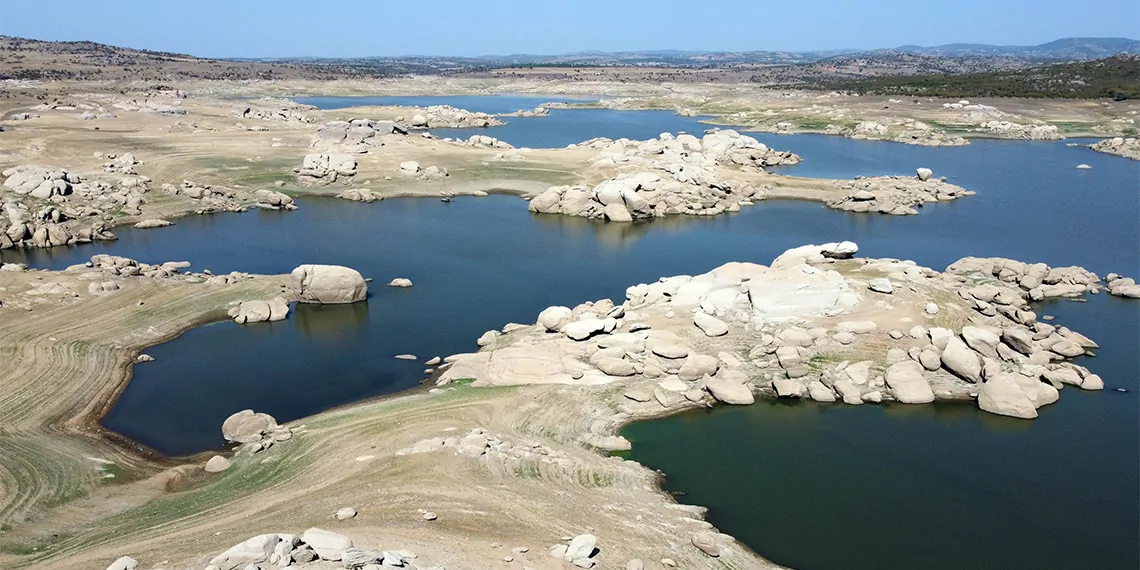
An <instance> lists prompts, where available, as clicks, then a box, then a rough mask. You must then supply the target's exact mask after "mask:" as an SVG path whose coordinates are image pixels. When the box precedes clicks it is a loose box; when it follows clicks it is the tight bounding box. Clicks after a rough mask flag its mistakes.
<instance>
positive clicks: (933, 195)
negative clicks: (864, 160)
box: [827, 168, 974, 216]
mask: <svg viewBox="0 0 1140 570" xmlns="http://www.w3.org/2000/svg"><path fill="white" fill-rule="evenodd" d="M838 186H839V188H840V189H841V190H845V191H847V192H848V194H847V195H846V196H844V197H843V198H839V199H837V200H832V201H830V202H828V204H827V205H828V207H830V208H835V209H837V210H845V211H848V212H876V213H880V214H890V215H895V216H907V215H914V214H917V213H918V210H917V208H921V207H922V206H923V204H930V203H934V202H949V201H952V200H957V199H959V198H962V197H965V196H973V195H974V192H973V191H970V190H966V189H965V188H962V187H961V186H955V185H953V184H948V183H946V182H944V181H942V180H940V179H937V178H931V172H930V170H929V169H927V168H920V169H918V175H917V176H915V177H907V176H880V177H874V178H862V177H860V178H856V179H855V181H853V182H843V183H838Z"/></svg>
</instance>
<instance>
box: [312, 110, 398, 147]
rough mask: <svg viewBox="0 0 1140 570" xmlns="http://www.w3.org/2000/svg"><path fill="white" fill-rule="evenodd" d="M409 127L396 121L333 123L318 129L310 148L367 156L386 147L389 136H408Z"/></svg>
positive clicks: (367, 120) (352, 120) (364, 120)
mask: <svg viewBox="0 0 1140 570" xmlns="http://www.w3.org/2000/svg"><path fill="white" fill-rule="evenodd" d="M406 134H408V129H407V127H405V126H403V125H401V124H399V123H397V122H395V121H374V120H372V119H351V120H348V121H332V122H329V123H325V124H324V125H322V126H321V127H320V128H319V129H317V133H316V135H315V136H314V137H313V140H312V141H310V142H309V148H314V149H321V150H325V151H328V150H331V149H339V150H340V151H342V152H345V153H354V154H365V153H368V152H370V151H371V150H373V149H375V148H378V147H381V146H384V144H385V140H386V138H385V137H386V136H387V135H406Z"/></svg>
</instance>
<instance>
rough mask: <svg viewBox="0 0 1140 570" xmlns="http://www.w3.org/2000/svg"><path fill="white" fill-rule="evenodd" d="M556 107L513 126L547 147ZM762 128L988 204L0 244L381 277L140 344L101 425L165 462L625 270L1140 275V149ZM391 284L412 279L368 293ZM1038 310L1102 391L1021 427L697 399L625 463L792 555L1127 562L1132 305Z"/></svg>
mask: <svg viewBox="0 0 1140 570" xmlns="http://www.w3.org/2000/svg"><path fill="white" fill-rule="evenodd" d="M450 102H451V104H455V105H457V106H462V105H460V103H459V102H458V101H454V100H450ZM420 104H422V103H420ZM512 106H513V105H512ZM531 106H533V105H531ZM467 107H468V108H471V106H470V105H467ZM562 113H563V112H561V111H555V112H552V115H551V116H550V117H544V118H533V119H514V121H517V122H516V123H512V124H513V125H518V126H516V127H515V128H516V129H518V132H519V136H520V137H521V136H528V137H533V138H534V139H535V140H540V139H541V138H542V137H550V136H552V135H551V134H550V132H549V131H550V130H551V129H550V128H549V125H551V124H556V123H552V122H551V120H552V119H556V118H557V117H559V116H561V114H562ZM565 113H567V114H568V115H567V118H566V120H567V121H571V119H570V117H574V120H573V121H571V122H574V123H575V124H577V125H578V127H576V128H577V129H580V131H576V134H575V135H574V136H575V137H578V136H581V137H582V138H590V137H591V136H597V134H599V133H600V132H601V131H602V130H604V129H613V130H614V133H616V134H617V135H618V136H630V137H632V138H648V136H656V133H657V132H661V131H667V130H675V129H673V128H672V127H674V126H675V125H676V123H673V122H672V121H674V120H680V119H682V118H680V117H676V116H675V115H672V114H671V113H656V112H646V113H627V112H618V111H565ZM559 120H560V119H559ZM504 128H506V127H498V128H496V129H489V130H488V133H489V134H491V131H495V130H497V129H504ZM554 130H557V129H554ZM635 132H637V133H640V132H647V133H651V134H649V135H647V136H645V137H643V136H639V135H636V134H634V133H635ZM496 136H497V135H496ZM607 136H614V135H607ZM758 138H761V139H762V140H764V141H765V142H766V143H768V144H770V145H772V146H774V147H776V148H781V149H790V150H793V151H795V152H797V153H800V154H802V155H803V156H804V157H805V161H804V163H803V164H801V165H799V166H795V167H791V168H788V169H785V172H788V173H793V174H800V175H811V176H834V177H842V178H849V177H853V176H855V175H859V174H884V173H900V174H901V173H907V174H909V173H911V172H913V170H914V168H916V167H918V166H927V167H930V168H932V169H934V171H935V173H936V175H945V176H947V177H948V178H949V179H950V180H951V181H952V182H955V183H958V184H961V185H963V186H965V187H967V188H969V189H972V190H976V191H978V193H979V194H978V195H977V196H975V197H972V198H966V199H962V200H959V201H956V202H952V203H939V204H934V205H931V206H927V207H925V208H923V211H922V214H921V215H919V216H912V217H887V216H878V215H863V214H850V213H845V212H838V211H832V210H828V209H825V208H823V207H821V206H820V205H818V204H812V203H803V202H786V201H773V202H765V203H761V204H759V205H758V206H756V207H754V208H748V209H745V211H743V212H741V213H739V214H734V215H726V216H720V217H716V218H670V219H666V220H658V221H654V222H652V223H647V224H625V225H621V224H602V223H591V222H587V221H584V220H580V219H576V218H568V217H563V216H540V215H533V214H530V213H528V212H527V211H526V208H525V204H524V203H523V202H522V201H521V200H519V199H517V198H511V197H506V196H491V197H488V198H483V199H474V198H465V199H459V200H456V201H454V202H452V203H447V204H445V203H441V202H439V201H438V200H415V199H405V200H387V201H384V202H378V203H374V204H356V203H348V202H344V201H339V200H332V199H316V198H312V199H301V200H299V204H300V210H298V211H296V212H260V211H258V212H249V213H246V214H241V215H216V216H198V217H191V218H185V219H182V220H179V223H178V224H177V225H175V226H172V227H170V228H164V229H159V230H134V229H130V228H120V229H118V230H116V233H118V234H119V236H120V238H121V239H120V240H119V241H117V242H113V243H99V244H92V245H88V246H80V247H73V248H56V249H53V250H32V251H28V252H10V251H5V252H2V253H0V255H2V256H3V259H5V260H23V261H27V262H29V263H31V264H32V265H34V266H37V267H53V268H59V267H64V266H67V265H70V264H72V263H77V262H81V261H83V260H85V259H86V258H89V257H90V256H91V255H93V254H95V253H101V252H107V253H113V254H117V255H126V256H129V257H134V258H137V259H140V260H143V261H151V262H157V261H165V260H172V259H173V260H181V259H187V260H191V261H192V262H193V263H194V266H195V268H196V269H198V270H201V269H205V268H209V269H212V270H214V271H216V272H225V271H231V270H240V271H249V272H256V273H284V272H288V271H290V270H291V269H292V268H293V267H295V266H296V265H299V264H301V263H313V262H319V263H335V264H343V265H348V266H352V267H356V268H357V269H359V270H361V271H362V272H363V273H364V274H365V275H366V276H368V277H372V278H374V280H375V281H374V287H373V288H372V293H373V296H372V298H371V299H370V300H369V301H368V303H367V304H361V305H353V306H349V307H297V308H296V310H295V312H294V313H293V314H292V315H291V316H290V318H289V319H288V320H286V321H283V322H280V323H274V324H262V325H254V326H248V327H241V326H239V325H235V324H232V323H220V324H216V325H211V326H208V327H203V328H199V329H195V330H192V331H190V332H189V333H187V334H186V335H184V336H183V337H181V338H179V339H176V340H174V341H171V342H169V343H166V344H163V345H160V346H157V347H153V348H152V349H150V350H148V351H147V352H148V353H150V354H152V355H154V356H156V357H157V358H158V360H157V361H156V362H153V363H149V364H146V365H140V366H138V367H137V369H136V370H135V376H134V379H133V380H132V382H131V383H130V385H129V386H128V387H127V389H126V391H125V392H124V394H123V395H122V398H121V399H120V400H119V402H118V403H117V404H116V406H115V408H114V409H113V411H112V412H111V414H110V415H108V416H107V417H106V418H105V420H104V422H103V423H104V425H105V426H106V427H108V428H110V429H113V430H115V431H118V432H120V433H123V434H125V435H127V436H129V437H132V438H134V439H135V440H136V441H139V442H140V443H142V444H145V445H148V446H151V447H153V448H155V449H157V450H160V451H163V452H166V453H170V454H185V453H193V452H196V451H200V450H204V449H210V448H217V447H219V446H220V445H221V443H222V442H221V438H220V433H219V426H220V424H221V421H222V420H223V419H224V418H225V417H226V415H228V414H229V413H232V412H233V411H236V410H239V409H242V408H247V407H248V408H253V409H256V410H260V411H265V412H269V413H271V414H274V415H275V416H276V417H277V418H278V419H279V420H282V421H287V420H291V419H295V418H299V417H303V416H306V415H310V414H313V413H316V412H319V411H321V410H324V409H328V408H330V407H332V406H336V405H340V404H344V403H348V402H352V401H355V400H359V399H362V398H366V397H369V396H375V395H380V394H385V393H392V392H394V391H399V390H403V389H406V388H409V387H412V386H415V385H416V384H417V383H418V382H419V381H420V380H421V379H422V372H421V370H422V368H423V366H422V365H421V364H418V363H412V362H405V361H399V360H394V359H393V358H391V357H392V356H394V355H396V354H400V353H413V354H417V355H419V356H421V357H423V358H427V357H430V356H434V355H437V354H438V355H446V354H450V353H455V352H466V351H470V350H473V349H474V348H475V346H474V339H475V338H477V337H478V336H479V335H480V334H481V333H482V332H483V331H485V330H488V329H494V328H500V327H501V326H502V325H503V324H505V323H507V322H512V321H514V322H524V323H525V322H533V319H534V318H535V316H536V315H537V313H538V312H539V311H540V310H542V309H543V308H545V307H546V306H548V305H552V304H565V305H573V304H575V303H577V302H580V301H585V300H591V299H599V298H605V297H610V298H614V299H620V298H622V295H623V294H624V290H625V288H626V287H627V286H628V285H630V284H634V283H638V282H650V281H653V280H655V279H657V278H658V277H660V276H663V275H675V274H694V273H700V272H704V271H707V270H709V269H711V268H713V267H715V266H717V265H719V264H721V263H724V262H727V261H756V262H761V263H767V262H769V261H770V260H771V259H772V258H773V257H775V256H776V255H778V254H779V253H780V252H782V251H783V250H784V249H787V248H789V247H794V246H797V245H801V244H804V243H821V242H825V241H836V240H844V239H850V240H853V241H856V242H858V243H859V244H860V246H861V253H862V254H864V255H868V256H874V257H899V258H909V259H913V260H915V261H917V262H919V263H920V264H923V265H928V266H931V267H935V268H939V269H941V268H943V267H945V266H946V265H948V264H949V263H951V262H953V261H955V260H957V259H958V258H960V257H963V256H967V255H978V256H1003V257H1012V258H1016V259H1021V260H1024V261H1031V262H1036V261H1044V262H1046V263H1049V264H1051V265H1070V264H1076V265H1083V266H1085V267H1087V268H1089V269H1091V270H1093V271H1096V272H1098V273H1101V274H1104V273H1107V272H1110V271H1115V272H1119V273H1126V274H1131V275H1140V162H1133V161H1128V160H1124V159H1120V158H1117V157H1111V156H1107V155H1101V154H1096V153H1093V152H1091V151H1088V150H1087V149H1082V148H1070V147H1066V146H1065V145H1064V144H1062V143H1055V142H1045V143H1033V142H1009V141H978V142H976V143H974V144H972V145H969V146H966V147H960V148H939V149H931V148H922V147H911V146H906V145H901V144H894V143H871V142H866V141H853V140H849V139H836V138H828V137H822V136H810V135H796V136H775V135H762V136H759V137H758ZM508 140H509V139H508ZM1078 163H1087V164H1089V165H1091V166H1092V167H1093V168H1092V169H1091V170H1076V169H1075V166H1076V164H1078ZM394 277H408V278H410V279H412V281H413V282H414V283H415V286H414V287H413V288H411V289H408V290H393V289H389V288H387V287H383V286H382V285H380V284H382V283H386V282H387V281H388V280H390V279H392V278H394ZM1039 312H1041V313H1051V314H1055V315H1057V316H1058V322H1059V323H1063V324H1069V325H1071V326H1073V328H1075V329H1077V330H1080V331H1081V332H1084V333H1086V334H1088V335H1089V336H1091V337H1093V338H1094V339H1096V340H1097V341H1098V342H1100V343H1101V344H1102V346H1103V347H1104V348H1103V349H1102V350H1101V351H1100V352H1099V355H1098V357H1097V358H1095V359H1090V360H1089V361H1088V362H1087V363H1085V364H1086V365H1087V366H1089V367H1090V368H1092V369H1093V370H1094V371H1095V372H1097V373H1099V374H1101V375H1102V376H1103V377H1104V378H1105V381H1106V383H1107V385H1108V387H1109V390H1107V391H1106V392H1104V393H1097V394H1087V393H1079V392H1077V391H1076V390H1072V389H1069V390H1066V391H1065V393H1064V394H1063V397H1062V399H1061V402H1060V403H1059V404H1057V405H1054V406H1051V407H1049V408H1046V409H1045V410H1043V412H1044V413H1043V414H1042V417H1041V418H1040V419H1038V420H1036V421H1035V422H1032V423H1027V422H1012V421H1011V420H1006V419H1003V418H996V417H993V416H989V415H986V414H982V413H980V412H978V411H977V410H976V409H975V408H974V407H972V406H962V405H959V406H929V407H907V408H903V407H899V406H891V407H886V408H879V407H873V406H863V407H860V408H857V409H854V408H845V407H841V406H831V407H818V406H815V405H812V404H801V405H794V406H788V405H784V404H782V403H781V404H767V403H761V404H758V405H756V406H753V407H750V408H738V409H718V410H714V411H712V412H696V413H691V414H684V415H681V416H678V417H676V418H669V419H664V420H660V421H656V422H649V423H646V424H638V425H635V426H631V427H630V428H629V434H630V437H631V439H633V440H634V441H635V448H634V457H635V458H637V459H639V460H642V461H644V462H645V463H646V464H648V465H650V466H652V467H656V468H661V469H663V470H665V471H666V472H667V473H668V474H669V475H670V478H669V479H668V480H667V481H666V485H667V487H668V488H670V489H676V490H683V491H685V492H686V493H687V495H685V496H684V497H682V500H686V501H692V502H694V503H696V504H703V505H708V506H710V507H712V511H711V513H710V518H711V520H712V522H713V523H714V524H716V525H718V526H719V527H720V528H721V529H722V530H724V531H725V532H728V533H730V534H733V535H735V536H738V537H739V538H740V539H741V540H743V541H744V542H745V543H747V544H749V545H750V546H752V547H753V548H755V549H756V550H757V551H759V552H760V553H762V554H764V555H766V556H769V557H771V558H773V559H775V560H776V561H777V562H781V563H785V564H789V565H792V566H795V567H798V568H801V569H804V570H810V569H821V570H822V569H826V568H884V567H885V568H895V567H922V568H951V567H952V568H959V567H964V568H1045V567H1047V568H1083V567H1088V568H1135V567H1137V565H1138V561H1137V553H1138V552H1140V518H1138V514H1137V506H1138V505H1140V492H1138V488H1140V474H1138V472H1140V467H1138V465H1137V456H1138V450H1140V428H1138V426H1140V400H1138V397H1137V394H1140V390H1138V388H1140V385H1138V382H1140V381H1138V379H1137V378H1138V375H1137V371H1138V370H1140V362H1138V359H1140V350H1138V348H1140V331H1138V330H1137V323H1138V322H1140V303H1136V302H1133V301H1124V300H1119V299H1109V298H1107V297H1106V296H1100V297H1094V298H1092V300H1091V301H1090V302H1088V303H1070V302H1060V303H1050V304H1048V305H1047V306H1044V307H1042V308H1041V309H1040V310H1039ZM330 370H334V371H336V373H335V374H330V373H329V371H330ZM1114 388H1124V389H1127V390H1129V391H1128V392H1127V393H1117V392H1115V391H1113V389H1114Z"/></svg>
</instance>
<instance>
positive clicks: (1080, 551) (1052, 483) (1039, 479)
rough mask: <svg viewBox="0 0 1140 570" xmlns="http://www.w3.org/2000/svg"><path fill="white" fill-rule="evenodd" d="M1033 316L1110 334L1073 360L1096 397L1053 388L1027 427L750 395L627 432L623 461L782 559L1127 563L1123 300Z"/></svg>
mask: <svg viewBox="0 0 1140 570" xmlns="http://www.w3.org/2000/svg"><path fill="white" fill-rule="evenodd" d="M1047 310H1048V311H1049V312H1050V313H1054V314H1056V315H1057V316H1058V318H1059V319H1060V320H1063V321H1064V322H1067V323H1070V325H1071V326H1074V327H1078V328H1080V330H1103V331H1105V332H1108V331H1112V334H1103V333H1102V334H1101V335H1099V336H1098V337H1097V339H1098V341H1104V342H1102V345H1103V349H1102V350H1101V351H1100V355H1101V356H1098V357H1097V358H1096V359H1094V360H1092V361H1091V362H1086V363H1085V364H1086V365H1088V366H1090V367H1092V368H1093V369H1095V370H1100V371H1105V370H1111V371H1114V374H1113V376H1114V378H1113V381H1112V382H1111V384H1112V385H1111V386H1110V387H1109V391H1107V392H1104V393H1088V392H1081V391H1079V390H1077V389H1072V388H1069V389H1066V390H1064V392H1063V394H1062V395H1061V401H1060V402H1059V403H1057V404H1055V405H1053V406H1049V407H1047V408H1044V409H1042V410H1041V412H1042V413H1041V417H1040V418H1038V419H1037V420H1035V421H1032V422H1027V421H1021V420H1015V419H1010V418H1002V417H998V416H993V415H990V414H985V413H982V412H979V411H978V410H977V409H976V407H975V406H974V405H973V404H945V405H934V406H904V405H892V406H867V405H864V406H856V407H853V406H843V405H822V404H815V403H811V402H801V403H793V404H789V403H785V402H776V401H770V400H761V401H759V402H757V404H756V405H754V406H750V407H736V408H728V407H723V408H716V409H713V410H708V411H705V410H701V411H694V412H688V413H684V414H681V415H678V416H676V417H671V418H666V419H663V420H657V421H652V422H644V423H639V424H634V425H631V426H628V427H627V428H626V429H625V430H624V435H625V436H626V437H627V438H629V439H630V441H632V442H633V452H632V453H631V454H630V457H631V458H632V459H634V460H637V461H639V462H642V463H644V464H646V465H649V466H653V467H655V468H659V469H662V470H663V471H665V472H666V474H667V477H666V479H665V480H664V487H665V489H667V490H670V491H681V492H683V493H684V495H683V496H680V497H678V500H680V501H682V502H685V503H692V504H696V505H703V506H706V507H708V508H709V509H710V510H709V520H710V521H712V522H713V523H714V524H716V525H717V526H718V527H719V528H720V529H721V530H722V531H724V532H727V533H730V534H732V535H734V536H736V537H737V538H738V539H739V540H741V541H743V542H744V543H746V544H748V545H749V546H750V547H752V548H753V549H754V550H756V551H757V552H759V553H761V554H762V555H764V556H765V557H767V558H769V559H771V560H773V561H775V562H777V563H780V564H784V565H787V566H790V567H793V568H801V569H811V570H833V569H834V570H839V569H849V568H926V569H946V570H950V569H959V568H994V569H999V568H1120V569H1126V568H1136V567H1137V566H1138V565H1140V555H1138V549H1137V546H1138V544H1137V528H1138V525H1140V519H1138V515H1137V509H1138V505H1140V494H1138V492H1137V487H1138V482H1137V477H1138V473H1140V462H1138V460H1137V450H1138V449H1140V440H1138V438H1137V427H1136V426H1137V414H1136V408H1137V397H1136V394H1137V389H1138V385H1137V384H1138V382H1137V378H1136V370H1138V369H1140V361H1138V360H1140V359H1138V356H1137V340H1136V339H1137V338H1140V331H1138V327H1137V311H1136V307H1135V303H1134V302H1130V301H1123V300H1119V299H1110V298H1104V297H1100V298H1095V299H1093V301H1091V302H1090V303H1088V304H1087V305H1082V304H1079V303H1057V304H1055V306H1050V307H1048V309H1047ZM1094 321H1100V322H1099V325H1100V326H1099V327H1098V326H1097V324H1098V323H1097V322H1094ZM1116 372H1119V373H1116ZM1117 387H1126V388H1127V389H1128V390H1129V392H1128V393H1119V392H1115V391H1113V390H1112V389H1113V388H1117Z"/></svg>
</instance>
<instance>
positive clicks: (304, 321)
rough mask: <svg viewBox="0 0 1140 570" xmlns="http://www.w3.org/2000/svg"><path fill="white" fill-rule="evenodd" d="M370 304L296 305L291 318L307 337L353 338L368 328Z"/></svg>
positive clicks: (299, 330)
mask: <svg viewBox="0 0 1140 570" xmlns="http://www.w3.org/2000/svg"><path fill="white" fill-rule="evenodd" d="M368 308H369V304H368V303H367V302H364V303H351V304H347V305H313V304H308V303H294V304H293V314H292V315H290V316H289V318H290V319H292V320H293V324H294V325H295V326H296V327H297V331H298V332H300V333H301V334H302V335H303V336H306V337H316V336H323V337H345V338H349V337H353V336H356V335H358V334H360V333H361V331H364V330H365V329H367V328H368V323H369V318H368Z"/></svg>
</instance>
